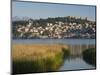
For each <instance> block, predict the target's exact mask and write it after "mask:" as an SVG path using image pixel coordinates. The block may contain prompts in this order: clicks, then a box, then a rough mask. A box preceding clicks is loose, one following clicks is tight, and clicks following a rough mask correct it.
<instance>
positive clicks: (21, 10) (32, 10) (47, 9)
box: [12, 1, 96, 20]
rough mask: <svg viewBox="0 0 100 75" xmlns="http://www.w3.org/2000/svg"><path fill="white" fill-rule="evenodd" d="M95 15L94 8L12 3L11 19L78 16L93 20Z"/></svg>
mask: <svg viewBox="0 0 100 75" xmlns="http://www.w3.org/2000/svg"><path fill="white" fill-rule="evenodd" d="M95 13H96V12H95V6H84V5H68V4H66V5H65V4H49V3H32V2H15V1H13V2H12V17H14V16H18V17H25V16H26V17H31V18H33V19H39V18H48V17H58V16H62V17H63V16H80V17H88V19H90V20H95Z"/></svg>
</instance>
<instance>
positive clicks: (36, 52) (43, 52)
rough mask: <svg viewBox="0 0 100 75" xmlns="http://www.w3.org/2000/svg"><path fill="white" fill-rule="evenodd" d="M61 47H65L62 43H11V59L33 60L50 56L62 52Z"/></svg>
mask: <svg viewBox="0 0 100 75" xmlns="http://www.w3.org/2000/svg"><path fill="white" fill-rule="evenodd" d="M62 48H67V46H66V45H63V44H14V45H12V58H13V60H22V59H25V60H35V59H37V58H38V59H39V58H46V57H51V58H53V57H54V56H55V54H56V53H60V52H62Z"/></svg>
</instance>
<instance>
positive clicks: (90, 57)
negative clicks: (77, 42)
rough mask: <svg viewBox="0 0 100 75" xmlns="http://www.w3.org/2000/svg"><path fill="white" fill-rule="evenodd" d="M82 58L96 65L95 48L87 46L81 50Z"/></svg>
mask: <svg viewBox="0 0 100 75" xmlns="http://www.w3.org/2000/svg"><path fill="white" fill-rule="evenodd" d="M83 59H84V60H85V61H86V62H87V63H89V64H91V65H93V66H96V49H95V48H89V49H86V50H84V51H83Z"/></svg>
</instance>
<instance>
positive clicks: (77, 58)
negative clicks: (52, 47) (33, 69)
mask: <svg viewBox="0 0 100 75" xmlns="http://www.w3.org/2000/svg"><path fill="white" fill-rule="evenodd" d="M68 48H69V49H70V51H71V56H70V57H69V58H67V59H66V60H65V61H64V63H63V65H62V66H61V68H60V69H59V70H81V69H95V67H94V66H93V65H90V64H88V63H87V62H85V61H84V60H83V58H82V51H83V50H85V49H88V48H95V45H94V44H86V45H85V44H83V45H82V44H79V45H68Z"/></svg>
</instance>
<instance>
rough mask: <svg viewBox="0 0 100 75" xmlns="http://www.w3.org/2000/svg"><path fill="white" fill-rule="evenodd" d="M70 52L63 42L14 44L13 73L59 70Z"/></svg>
mask: <svg viewBox="0 0 100 75" xmlns="http://www.w3.org/2000/svg"><path fill="white" fill-rule="evenodd" d="M69 53H70V52H69V51H68V48H67V46H66V45H63V44H49V45H48V44H45V45H44V44H43V45H42V44H34V45H33V44H14V45H13V46H12V58H13V61H12V62H13V65H12V66H13V74H22V73H34V72H50V71H57V69H59V67H60V65H61V64H62V63H63V61H64V57H66V56H67V55H69ZM65 55H66V56H65Z"/></svg>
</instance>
